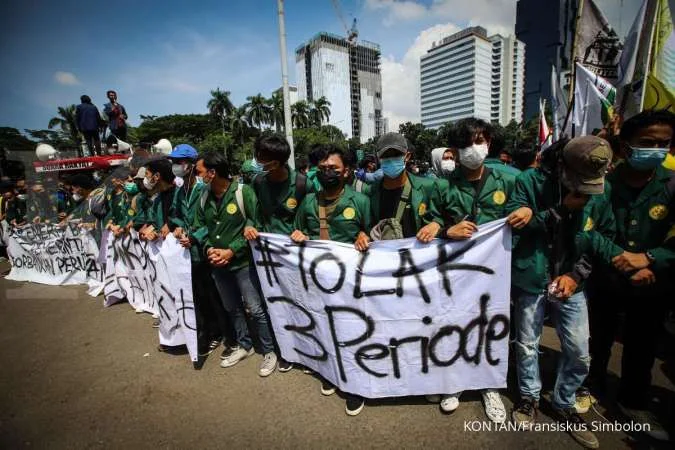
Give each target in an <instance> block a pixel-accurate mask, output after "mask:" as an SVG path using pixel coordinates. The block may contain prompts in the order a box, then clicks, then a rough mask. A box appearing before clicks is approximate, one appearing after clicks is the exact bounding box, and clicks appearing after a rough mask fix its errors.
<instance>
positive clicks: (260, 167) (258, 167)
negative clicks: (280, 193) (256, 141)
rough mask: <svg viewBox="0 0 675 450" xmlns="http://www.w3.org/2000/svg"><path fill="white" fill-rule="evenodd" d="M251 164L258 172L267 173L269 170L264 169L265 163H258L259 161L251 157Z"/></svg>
mask: <svg viewBox="0 0 675 450" xmlns="http://www.w3.org/2000/svg"><path fill="white" fill-rule="evenodd" d="M251 165H252V166H253V171H254V172H255V173H256V174H258V173H261V174H263V175H267V174H268V173H269V170H265V166H266V164H260V162H259V161H258V160H257V159H255V158H253V162H252V164H251Z"/></svg>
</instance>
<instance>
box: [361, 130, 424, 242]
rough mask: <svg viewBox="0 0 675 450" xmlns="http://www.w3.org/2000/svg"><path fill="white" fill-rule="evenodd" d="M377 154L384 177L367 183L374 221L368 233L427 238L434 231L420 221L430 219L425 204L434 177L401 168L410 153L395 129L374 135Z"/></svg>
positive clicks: (399, 237) (401, 136)
mask: <svg viewBox="0 0 675 450" xmlns="http://www.w3.org/2000/svg"><path fill="white" fill-rule="evenodd" d="M377 157H378V158H379V160H380V167H381V168H382V172H383V174H384V177H383V178H382V179H380V180H377V181H375V182H374V183H373V184H371V185H370V188H371V192H370V209H371V211H372V214H373V217H374V219H375V220H374V221H375V223H376V225H375V226H374V227H373V229H372V230H371V231H370V237H371V238H373V239H378V240H384V239H402V238H407V237H414V236H417V237H418V239H419V240H420V241H421V242H430V241H431V240H432V239H434V238H435V237H436V234H435V233H433V232H427V231H426V230H427V228H426V227H424V225H425V224H427V223H429V222H430V221H431V208H430V207H429V206H430V204H431V196H432V194H433V192H434V190H435V187H436V183H435V181H434V180H432V179H429V178H423V177H420V176H417V175H414V174H412V173H410V172H408V171H406V170H405V167H406V164H407V163H408V162H409V161H410V157H411V153H410V152H409V150H408V141H407V140H406V138H405V137H403V135H401V134H399V133H386V134H384V135H383V136H382V137H380V139H378V141H377ZM423 227H424V228H423ZM418 232H419V233H418Z"/></svg>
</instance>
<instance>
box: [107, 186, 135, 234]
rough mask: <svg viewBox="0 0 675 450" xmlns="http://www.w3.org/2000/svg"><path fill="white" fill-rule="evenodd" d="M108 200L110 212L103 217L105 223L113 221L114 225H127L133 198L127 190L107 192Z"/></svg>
mask: <svg viewBox="0 0 675 450" xmlns="http://www.w3.org/2000/svg"><path fill="white" fill-rule="evenodd" d="M106 202H107V204H108V214H107V215H106V216H105V218H104V219H103V225H104V226H106V225H108V222H110V221H112V223H113V225H118V226H120V227H124V226H126V224H127V223H128V211H129V204H130V203H131V198H130V197H129V194H128V193H127V192H125V191H122V192H119V193H116V192H108V193H107V194H106Z"/></svg>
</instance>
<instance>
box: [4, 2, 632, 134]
mask: <svg viewBox="0 0 675 450" xmlns="http://www.w3.org/2000/svg"><path fill="white" fill-rule="evenodd" d="M546 1H548V0H542V3H544V2H546ZM596 1H597V3H598V5H599V7H600V8H601V9H602V10H603V11H604V13H605V14H606V16H607V19H608V20H609V21H610V23H611V24H612V25H613V26H614V27H615V29H617V32H618V33H619V35H620V36H622V37H623V36H624V35H625V34H626V33H627V31H628V29H629V28H630V26H631V23H632V21H633V17H634V16H635V14H636V12H637V9H638V8H639V5H640V3H641V0H596ZM276 4H277V2H276V1H275V0H198V1H185V0H144V1H142V2H139V1H132V0H115V1H114V2H112V3H111V2H99V1H97V2H83V1H80V0H60V1H54V0H4V1H3V2H2V4H0V30H1V31H0V33H2V35H1V37H0V68H2V69H1V70H0V99H1V101H0V126H11V127H15V128H19V129H21V130H22V129H25V128H30V129H44V128H46V127H47V123H48V122H49V119H50V118H51V117H53V116H54V115H56V109H57V107H58V106H63V105H68V104H72V103H74V104H77V103H79V97H80V95H82V94H87V95H89V96H90V97H91V98H92V100H93V102H94V104H96V105H97V106H99V107H100V108H102V106H103V104H104V103H105V102H107V100H106V98H105V92H106V91H107V90H108V89H113V90H115V91H117V93H118V100H119V102H120V103H121V104H123V105H124V106H125V108H126V110H127V112H128V114H129V119H130V122H131V124H132V125H138V124H139V123H140V117H139V116H140V115H141V114H145V115H165V114H172V113H186V114H187V113H205V112H206V103H207V102H208V99H209V98H210V94H209V91H210V90H212V89H215V88H217V87H219V88H220V89H222V90H227V91H230V92H231V98H232V100H233V102H234V103H235V104H237V105H240V104H243V103H244V102H246V97H248V96H251V95H256V94H258V93H261V94H263V95H264V96H270V95H271V93H272V91H274V90H275V89H277V88H278V87H280V86H281V64H280V58H279V40H278V21H277V9H276ZM339 4H340V10H341V13H342V16H343V18H344V21H345V22H346V23H347V26H351V22H352V19H353V18H354V17H356V18H357V20H358V29H359V38H360V39H365V40H368V41H371V42H375V43H378V44H379V45H380V46H381V50H382V97H383V104H384V117H387V118H388V119H389V124H390V128H391V129H396V128H397V127H398V124H399V123H402V122H405V121H408V120H410V121H419V58H420V56H421V55H422V54H424V53H425V52H426V51H427V50H428V49H429V48H430V47H431V43H432V42H433V41H437V40H440V39H441V38H442V37H444V36H447V35H449V34H452V33H454V32H456V31H459V30H461V29H462V28H464V27H466V26H471V25H481V26H483V27H485V28H487V30H488V33H489V34H493V33H502V34H505V35H509V34H513V33H514V31H513V30H514V25H515V16H516V0H471V1H465V0H415V1H413V0H340V1H339ZM285 5H286V6H285V8H286V30H287V51H288V61H289V77H290V82H291V84H294V82H295V55H294V50H295V48H296V47H298V46H299V45H301V44H302V43H303V42H305V41H307V40H308V39H309V38H311V37H312V36H313V35H315V34H316V33H318V32H320V31H328V32H332V33H336V34H340V35H343V34H344V33H345V31H344V28H343V25H342V21H341V20H340V19H339V18H338V15H337V13H336V10H335V8H334V7H333V4H332V1H331V0H286V1H285Z"/></svg>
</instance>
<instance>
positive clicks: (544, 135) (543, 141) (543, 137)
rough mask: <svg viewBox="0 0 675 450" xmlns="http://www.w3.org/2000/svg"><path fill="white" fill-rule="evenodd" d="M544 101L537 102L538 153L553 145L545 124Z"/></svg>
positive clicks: (549, 131)
mask: <svg viewBox="0 0 675 450" xmlns="http://www.w3.org/2000/svg"><path fill="white" fill-rule="evenodd" d="M545 110H546V100H540V101H539V151H544V150H546V149H547V148H548V146H549V145H551V144H552V143H553V136H552V134H551V130H550V129H549V127H548V124H547V123H546V115H545V114H544V111H545Z"/></svg>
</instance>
